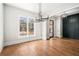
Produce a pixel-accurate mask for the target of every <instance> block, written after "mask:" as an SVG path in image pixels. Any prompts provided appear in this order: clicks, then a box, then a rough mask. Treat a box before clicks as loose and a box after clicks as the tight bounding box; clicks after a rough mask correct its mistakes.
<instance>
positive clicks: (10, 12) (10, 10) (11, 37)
mask: <svg viewBox="0 0 79 59" xmlns="http://www.w3.org/2000/svg"><path fill="white" fill-rule="evenodd" d="M4 7H5V9H4V10H5V40H4V43H5V44H4V46H7V45H11V44H16V43H21V42H25V41H29V40H33V39H40V38H41V28H40V27H41V23H37V24H34V25H35V27H34V29H35V35H34V36H29V37H26V36H25V37H19V17H20V16H32V17H37V15H36V14H34V13H31V12H29V11H25V10H22V9H19V8H16V7H12V6H9V5H5V6H4Z"/></svg>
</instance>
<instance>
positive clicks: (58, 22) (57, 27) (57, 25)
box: [54, 16, 62, 37]
mask: <svg viewBox="0 0 79 59" xmlns="http://www.w3.org/2000/svg"><path fill="white" fill-rule="evenodd" d="M54 36H55V37H62V19H61V16H57V18H56V19H55V20H54Z"/></svg>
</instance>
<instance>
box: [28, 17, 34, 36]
mask: <svg viewBox="0 0 79 59" xmlns="http://www.w3.org/2000/svg"><path fill="white" fill-rule="evenodd" d="M28 30H29V31H28V35H33V34H34V23H33V19H32V18H29V23H28Z"/></svg>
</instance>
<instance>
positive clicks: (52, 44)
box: [0, 38, 79, 56]
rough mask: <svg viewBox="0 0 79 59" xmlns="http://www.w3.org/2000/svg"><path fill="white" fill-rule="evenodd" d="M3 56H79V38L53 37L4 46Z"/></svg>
mask: <svg viewBox="0 0 79 59" xmlns="http://www.w3.org/2000/svg"><path fill="white" fill-rule="evenodd" d="M0 55H2V56H4V55H5V56H9V55H10V56H35V55H36V56H37V55H38V56H79V40H73V39H59V38H51V39H50V40H37V41H31V42H25V43H20V44H16V45H11V46H7V47H4V49H3V51H2V53H1V54H0Z"/></svg>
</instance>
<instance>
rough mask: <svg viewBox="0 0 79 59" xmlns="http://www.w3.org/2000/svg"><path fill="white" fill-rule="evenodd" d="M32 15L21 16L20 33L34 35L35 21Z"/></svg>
mask: <svg viewBox="0 0 79 59" xmlns="http://www.w3.org/2000/svg"><path fill="white" fill-rule="evenodd" d="M33 20H34V19H33V18H32V17H21V18H20V35H33V34H34V23H33Z"/></svg>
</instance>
